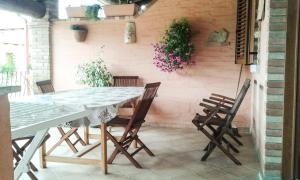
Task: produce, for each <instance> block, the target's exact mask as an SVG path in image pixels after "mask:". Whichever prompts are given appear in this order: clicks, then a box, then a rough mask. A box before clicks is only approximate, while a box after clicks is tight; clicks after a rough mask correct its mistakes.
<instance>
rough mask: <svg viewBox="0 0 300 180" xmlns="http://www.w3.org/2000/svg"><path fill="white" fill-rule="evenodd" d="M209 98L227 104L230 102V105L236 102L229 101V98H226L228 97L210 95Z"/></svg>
mask: <svg viewBox="0 0 300 180" xmlns="http://www.w3.org/2000/svg"><path fill="white" fill-rule="evenodd" d="M209 99H211V100H215V101H219V102H222V103H226V104H230V105H233V104H234V102H232V101H228V100H226V99H222V98H217V97H213V96H212V97H209Z"/></svg>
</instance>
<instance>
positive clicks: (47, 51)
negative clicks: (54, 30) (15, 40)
mask: <svg viewBox="0 0 300 180" xmlns="http://www.w3.org/2000/svg"><path fill="white" fill-rule="evenodd" d="M45 4H46V7H47V14H46V16H45V17H44V18H42V19H34V18H33V19H32V21H31V22H30V23H29V31H30V36H29V37H30V66H31V72H32V80H33V82H32V84H35V82H36V81H41V80H47V79H50V78H51V26H52V25H51V24H52V19H53V18H57V0H47V1H45ZM33 88H34V91H37V87H35V86H34V87H33Z"/></svg>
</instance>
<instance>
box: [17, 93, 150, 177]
mask: <svg viewBox="0 0 300 180" xmlns="http://www.w3.org/2000/svg"><path fill="white" fill-rule="evenodd" d="M143 91H144V88H142V87H99V88H86V89H79V90H70V91H63V92H57V93H55V94H43V95H36V96H31V97H24V98H21V99H18V100H13V101H12V119H13V120H12V122H14V121H18V122H19V120H18V119H20V118H21V119H24V122H29V123H28V124H30V123H31V121H32V120H31V118H30V116H31V117H34V118H35V117H39V116H43V115H44V114H46V117H45V118H44V119H45V120H44V121H43V120H42V122H41V123H37V125H39V124H43V126H35V127H36V129H34V130H32V129H33V128H32V127H31V128H30V127H27V126H26V125H24V124H22V125H21V126H19V125H17V126H14V125H12V131H13V133H12V134H13V137H14V138H15V137H20V136H24V135H27V136H28V135H30V132H35V131H37V130H40V129H42V127H43V129H44V130H42V131H38V133H37V134H36V137H35V139H34V140H33V142H32V144H35V146H34V147H38V146H39V145H40V144H41V142H42V139H43V137H44V136H45V135H46V133H47V132H48V129H49V128H50V127H56V126H58V125H65V123H67V125H68V126H76V127H78V126H81V125H87V124H93V125H101V138H100V142H101V149H102V153H101V161H99V160H87V159H83V158H73V157H70V158H69V159H68V158H67V157H64V158H63V157H61V160H59V158H60V157H53V158H52V160H53V161H56V162H57V161H60V162H72V163H79V164H99V165H100V163H101V168H102V171H103V173H104V174H107V145H106V140H107V137H106V123H107V122H108V121H109V120H111V119H112V118H113V117H115V116H116V113H117V109H118V107H119V106H121V105H123V104H125V103H127V102H130V101H132V100H134V99H136V98H138V97H139V96H141V95H142V93H143ZM21 103H24V104H26V103H27V104H30V105H32V106H33V107H32V109H37V112H36V115H35V114H34V113H32V112H31V111H30V110H29V109H31V107H30V106H27V107H26V105H24V106H18V108H19V109H18V108H17V106H15V105H20V104H21ZM14 104H15V105H14ZM25 107H26V108H25ZM43 107H45V108H46V107H48V108H47V109H48V110H46V109H43ZM50 107H53V109H52V108H50ZM56 107H57V108H56ZM62 107H63V111H61V109H62ZM38 109H40V110H38ZM44 110H45V111H44ZM49 110H50V111H49ZM27 111H28V113H26V112H27ZM51 111H54V112H53V113H54V114H55V113H56V111H58V113H60V114H61V115H62V114H64V115H63V116H59V117H55V116H54V117H55V118H52V116H51V115H52V113H51ZM14 112H15V113H16V115H14ZM18 113H19V114H18ZM22 113H23V114H22ZM28 114H29V115H30V114H31V115H30V116H28ZM47 114H49V119H51V120H48V121H47V120H46V119H47ZM83 115H84V116H83ZM25 116H26V118H24V117H25ZM83 117H88V120H89V122H88V123H87V122H84V121H82V119H86V118H83ZM14 119H15V120H14ZM74 120H76V121H74ZM36 121H38V119H36ZM36 121H33V122H36ZM50 122H51V123H50ZM54 122H55V123H54ZM12 124H13V123H12ZM21 132H23V133H21ZM31 135H32V134H31ZM32 149H34V148H32ZM30 150H31V149H28V151H27V153H28V154H29V155H27V154H26V155H27V156H26V155H24V158H23V159H22V161H27V162H28V161H29V160H30V159H31V157H32V156H33V154H34V152H33V153H30ZM35 150H36V149H35ZM35 150H34V151H35ZM32 151H33V150H32ZM25 159H26V160H25ZM47 160H49V161H51V158H50V157H49V158H48V159H47ZM20 168H21V167H20ZM20 168H18V167H17V168H16V170H15V174H16V173H17V172H18V173H17V174H19V171H21V170H19V169H20ZM17 170H18V171H17ZM22 172H24V171H22Z"/></svg>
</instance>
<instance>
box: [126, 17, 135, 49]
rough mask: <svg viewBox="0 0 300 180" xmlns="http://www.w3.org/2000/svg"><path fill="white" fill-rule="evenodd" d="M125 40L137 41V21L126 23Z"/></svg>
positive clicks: (129, 41) (128, 42) (127, 41)
mask: <svg viewBox="0 0 300 180" xmlns="http://www.w3.org/2000/svg"><path fill="white" fill-rule="evenodd" d="M124 42H125V43H126V44H130V43H135V42H136V30H135V22H127V23H126V25H125V32H124Z"/></svg>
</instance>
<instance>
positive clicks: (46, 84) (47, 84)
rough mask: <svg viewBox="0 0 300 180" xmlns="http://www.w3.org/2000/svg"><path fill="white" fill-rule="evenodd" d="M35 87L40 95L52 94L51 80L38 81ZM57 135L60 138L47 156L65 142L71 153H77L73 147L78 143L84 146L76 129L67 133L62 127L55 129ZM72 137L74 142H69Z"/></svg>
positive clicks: (84, 143)
mask: <svg viewBox="0 0 300 180" xmlns="http://www.w3.org/2000/svg"><path fill="white" fill-rule="evenodd" d="M36 85H37V86H38V87H39V88H40V90H41V91H42V93H54V92H55V90H54V87H53V85H52V82H51V80H45V81H39V82H36ZM57 129H58V131H59V133H60V134H61V138H60V140H59V141H57V143H55V144H54V145H53V146H52V147H51V148H50V149H49V150H48V151H47V152H46V154H47V155H50V154H51V153H52V152H53V151H54V150H55V149H56V148H57V147H58V146H59V145H60V144H61V143H63V142H66V143H67V145H68V146H69V148H70V149H71V150H72V151H73V153H77V152H78V150H77V148H76V147H75V145H76V144H77V143H78V142H79V143H80V144H81V145H82V146H85V145H86V142H85V141H84V140H83V139H82V138H81V137H80V135H79V134H78V132H77V130H78V128H70V129H69V130H68V131H67V132H65V130H64V129H63V128H62V127H57ZM71 136H74V137H75V138H76V140H75V142H73V143H72V142H71V140H70V138H71Z"/></svg>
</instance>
